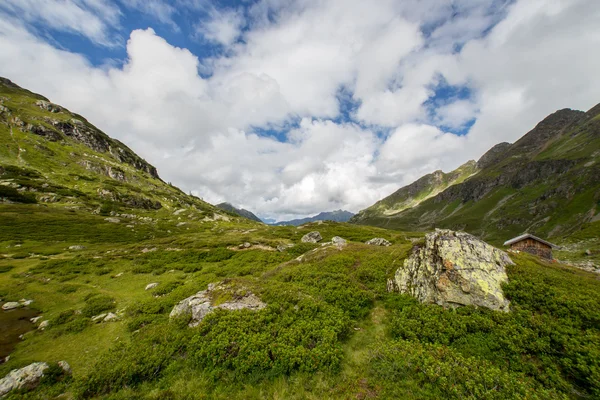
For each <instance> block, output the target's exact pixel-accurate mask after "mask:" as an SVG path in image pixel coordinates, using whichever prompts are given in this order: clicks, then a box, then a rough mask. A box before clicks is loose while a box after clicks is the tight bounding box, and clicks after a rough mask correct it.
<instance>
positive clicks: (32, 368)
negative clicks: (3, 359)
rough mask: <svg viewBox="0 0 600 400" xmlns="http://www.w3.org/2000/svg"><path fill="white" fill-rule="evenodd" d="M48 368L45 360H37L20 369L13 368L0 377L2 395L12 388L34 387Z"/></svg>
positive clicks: (0, 392) (0, 394)
mask: <svg viewBox="0 0 600 400" xmlns="http://www.w3.org/2000/svg"><path fill="white" fill-rule="evenodd" d="M48 368H49V367H48V364H46V363H45V362H36V363H33V364H29V365H28V366H26V367H23V368H20V369H13V370H12V371H10V372H9V373H8V375H6V376H5V377H4V378H2V379H0V396H5V395H6V394H8V392H10V391H12V390H17V389H19V390H27V389H34V388H35V387H36V386H37V385H39V383H40V381H41V379H42V377H43V376H44V371H46V370H47V369H48Z"/></svg>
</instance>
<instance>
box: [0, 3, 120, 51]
mask: <svg viewBox="0 0 600 400" xmlns="http://www.w3.org/2000/svg"><path fill="white" fill-rule="evenodd" d="M0 11H4V12H8V13H10V14H11V15H12V18H20V19H22V20H23V21H27V22H28V23H42V24H44V25H46V26H48V27H49V28H52V29H56V30H59V31H65V32H71V33H77V34H80V35H82V36H85V37H87V38H88V39H90V40H91V41H92V42H94V43H96V44H99V45H103V46H114V45H115V44H116V43H115V41H114V38H112V37H111V35H110V33H109V31H110V28H111V26H112V27H115V26H117V25H118V23H119V18H120V16H121V12H120V10H119V8H118V7H116V6H114V5H113V4H110V3H107V2H105V1H104V0H65V1H60V0H4V1H3V2H2V3H0Z"/></svg>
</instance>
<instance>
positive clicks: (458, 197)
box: [353, 105, 600, 243]
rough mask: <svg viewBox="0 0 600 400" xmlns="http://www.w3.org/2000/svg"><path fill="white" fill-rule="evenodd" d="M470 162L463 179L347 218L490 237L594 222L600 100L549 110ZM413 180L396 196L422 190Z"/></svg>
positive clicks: (599, 190)
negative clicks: (398, 205) (471, 170)
mask: <svg viewBox="0 0 600 400" xmlns="http://www.w3.org/2000/svg"><path fill="white" fill-rule="evenodd" d="M475 168H476V169H477V172H476V173H475V174H473V175H472V176H470V177H468V178H466V179H465V180H464V181H463V182H460V183H456V184H454V185H451V186H449V187H447V188H446V189H444V190H443V191H441V192H440V193H438V194H436V195H435V196H432V197H431V198H428V199H426V200H425V201H421V202H419V203H418V204H417V205H414V206H412V207H410V208H406V209H403V210H401V211H399V212H397V213H394V214H391V213H390V211H389V210H392V209H393V207H389V208H388V209H384V210H382V211H377V210H378V206H377V204H376V205H375V206H373V207H370V208H369V209H367V210H365V211H364V212H361V213H359V216H360V215H362V216H363V217H362V218H358V217H356V218H355V219H354V220H353V222H356V223H359V224H368V225H374V226H382V227H388V228H393V229H401V230H427V229H431V228H433V227H440V228H450V229H457V230H465V231H468V232H471V233H473V234H476V235H478V236H480V237H483V238H486V239H488V240H492V241H493V242H495V243H500V242H502V241H503V240H506V239H507V238H510V237H513V236H516V235H518V234H520V233H523V232H525V231H527V232H531V233H534V234H536V235H541V236H543V237H549V238H556V237H560V236H565V235H569V234H571V233H573V232H577V231H579V230H580V229H581V228H583V227H585V226H586V224H590V223H591V224H594V223H596V222H597V221H599V220H600V203H599V201H600V105H598V106H596V107H594V108H592V109H591V110H589V111H588V112H582V111H574V110H570V109H564V110H560V111H557V112H555V113H553V114H552V115H550V116H548V117H547V118H545V119H544V120H543V121H541V122H540V123H539V124H538V125H536V127H535V128H534V129H532V130H531V131H530V132H528V133H527V134H526V135H524V136H523V137H522V138H521V139H519V140H518V141H517V142H515V143H514V144H508V143H501V144H499V145H497V146H495V147H493V148H492V149H491V150H490V151H488V152H487V153H486V154H485V155H484V156H483V157H481V159H480V160H479V161H478V162H477V164H476V165H475ZM422 179H425V178H422ZM429 181H430V178H427V179H425V183H427V182H429ZM417 182H423V180H419V181H417ZM417 182H415V183H414V184H412V185H409V186H408V187H406V188H403V189H400V190H399V191H398V192H397V193H402V194H403V195H404V197H402V199H403V201H404V202H410V201H414V200H413V197H410V196H409V193H411V192H417V193H421V192H423V191H428V190H429V187H428V186H427V185H425V188H424V189H421V190H420V191H415V190H414V189H412V188H414V187H420V185H419V184H417ZM380 203H384V204H386V203H387V204H390V203H392V201H389V200H388V199H384V200H382V201H381V202H380ZM378 204H379V203H378ZM386 211H387V212H386Z"/></svg>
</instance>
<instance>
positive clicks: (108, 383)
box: [0, 81, 600, 400]
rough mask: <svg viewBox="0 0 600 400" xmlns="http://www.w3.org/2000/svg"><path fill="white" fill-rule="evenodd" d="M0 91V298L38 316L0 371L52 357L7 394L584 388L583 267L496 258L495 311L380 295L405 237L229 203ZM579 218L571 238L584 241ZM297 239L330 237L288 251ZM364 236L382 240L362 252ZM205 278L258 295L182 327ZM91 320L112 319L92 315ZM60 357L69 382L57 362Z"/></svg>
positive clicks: (595, 350) (12, 90)
mask: <svg viewBox="0 0 600 400" xmlns="http://www.w3.org/2000/svg"><path fill="white" fill-rule="evenodd" d="M0 90H1V91H2V92H1V93H0V96H1V97H2V107H4V108H6V109H7V110H8V111H7V110H4V108H3V109H2V110H3V111H2V115H1V116H0V138H1V140H2V142H1V143H0V163H1V165H2V176H0V179H1V181H2V186H0V187H4V188H6V189H3V190H5V192H4V194H3V195H2V196H0V197H2V199H3V200H2V203H1V204H0V298H1V299H2V301H3V302H5V301H18V300H19V299H31V300H33V303H32V304H31V305H30V307H31V308H33V309H35V310H38V311H39V313H40V314H41V316H42V321H48V325H47V327H46V328H45V329H43V330H41V329H32V330H31V331H30V332H28V333H26V334H25V335H24V337H23V339H22V340H21V341H19V343H18V344H17V345H16V348H15V349H14V351H13V352H12V353H11V355H10V359H9V360H8V362H6V363H3V364H0V377H2V376H5V375H6V374H7V373H8V372H9V371H11V370H13V369H15V368H20V367H23V366H26V365H28V364H30V363H32V362H36V361H44V362H48V363H51V365H52V368H53V369H51V370H50V372H49V373H48V374H47V376H45V377H44V379H43V381H42V383H41V385H40V386H38V387H37V388H35V389H34V390H32V391H28V392H11V393H10V394H8V396H7V397H6V398H7V399H53V398H67V399H69V398H74V399H79V398H82V399H87V398H94V399H157V400H158V399H161V400H162V399H203V398H205V399H228V400H230V399H264V398H272V399H349V398H351V399H370V398H384V399H386V398H402V399H440V398H444V399H587V398H598V397H600V280H599V279H598V276H597V275H595V274H592V273H588V272H585V271H581V270H578V269H575V268H571V267H568V266H565V265H562V264H559V263H544V262H541V261H540V260H538V259H536V258H534V257H530V256H527V255H523V254H520V255H516V254H511V257H512V259H513V260H514V261H515V265H514V266H512V267H510V268H509V269H508V271H507V274H508V278H509V281H508V283H507V284H506V285H505V287H504V292H505V295H506V297H507V298H508V299H509V300H510V301H511V312H509V313H503V312H494V311H491V310H487V309H483V308H479V309H477V308H473V307H462V308H457V309H452V308H450V309H444V308H442V307H439V306H437V305H427V304H420V303H419V302H417V301H416V300H414V299H413V298H411V297H410V296H407V295H402V294H399V293H390V292H387V290H386V287H387V281H388V279H389V278H391V277H392V276H393V275H394V273H395V271H396V270H397V269H398V268H399V267H400V266H402V264H403V261H404V259H405V258H406V257H407V256H408V254H409V252H410V251H411V249H412V248H413V246H414V245H416V244H419V243H420V242H421V241H422V238H423V233H415V232H409V231H404V232H401V231H397V230H387V229H382V228H378V227H371V226H360V225H353V224H347V223H338V222H332V221H329V222H315V223H309V224H306V225H303V226H299V227H295V226H268V225H265V224H262V223H258V222H255V221H251V220H249V219H246V218H242V217H239V216H236V215H233V214H229V213H227V212H226V211H222V210H218V209H216V208H215V207H213V206H211V205H209V204H207V203H205V202H203V201H201V200H200V199H197V198H195V197H193V196H188V195H186V194H185V193H183V192H181V191H180V190H178V189H177V188H174V187H172V186H171V185H169V184H167V183H164V182H162V181H161V180H160V179H159V178H158V174H157V173H156V171H155V170H153V169H152V168H150V166H149V164H147V163H145V162H143V160H141V158H135V157H137V156H135V157H134V158H131V157H133V156H131V157H130V156H127V158H126V159H119V158H118V156H115V155H114V154H117V155H118V154H120V153H119V150H117V152H115V151H112V152H111V151H110V150H107V151H102V148H100V147H97V148H95V149H94V148H91V147H90V146H89V143H87V144H86V143H83V142H82V141H81V140H79V139H77V138H76V137H77V135H71V136H69V135H67V134H65V133H64V132H63V130H61V129H58V130H55V128H56V126H57V125H56V124H54V123H52V122H47V121H48V120H47V119H50V120H59V119H61V120H65V121H70V120H71V119H73V118H75V119H78V120H80V121H83V123H84V125H85V126H86V127H87V128H86V131H87V130H89V131H93V132H94V134H97V135H99V137H102V138H104V140H106V141H107V143H109V144H110V148H111V149H113V148H120V149H123V152H126V151H127V148H126V147H125V146H124V145H121V144H119V143H118V142H116V141H113V140H112V139H110V138H108V137H105V136H102V135H103V134H102V135H100V132H99V131H97V130H96V128H93V126H92V125H91V124H89V123H88V122H86V121H85V120H83V119H82V117H78V116H76V115H74V114H71V113H69V112H68V111H67V110H65V109H63V108H57V110H59V111H58V112H52V111H48V110H47V109H46V108H47V107H50V108H51V109H54V107H58V106H56V105H52V104H51V103H49V104H50V105H49V106H48V105H44V104H45V103H41V104H42V105H43V107H46V108H41V107H40V106H39V105H36V102H37V101H38V100H40V99H41V97H40V96H38V95H35V94H32V93H30V92H27V91H25V90H23V89H20V88H18V87H15V86H14V85H13V84H12V83H11V84H9V83H7V82H6V81H3V83H0ZM44 101H45V100H44ZM19 121H23V124H21V123H20V122H19ZM29 125H31V126H33V127H35V126H44V127H45V129H48V130H52V132H54V133H48V134H47V135H40V134H38V133H36V131H35V129H33V128H28V126H29ZM55 134H56V135H59V136H60V137H58V136H56V140H53V139H52V138H53V137H55ZM48 135H50V136H48ZM121 146H122V147H121ZM72 154H74V155H72ZM127 160H130V161H131V160H133V161H131V162H128V161H127ZM85 161H87V162H90V163H92V162H93V163H95V164H94V165H96V166H97V168H96V167H94V168H91V169H88V167H87V166H88V165H89V164H88V163H87V162H85ZM108 167H110V171H113V173H112V174H111V173H110V171H109V170H108ZM116 168H118V170H119V171H121V172H122V174H120V173H116V174H115V173H114V171H115V169H116ZM153 171H154V172H153ZM457 186H459V184H457V185H455V186H453V187H457ZM428 201H431V199H430V200H427V202H428ZM427 202H424V203H423V204H426V203H427ZM594 226H597V225H594ZM586 229H587V230H586ZM586 229H584V230H581V231H579V232H578V233H577V234H578V235H581V238H584V237H592V236H593V235H596V234H597V231H593V230H590V229H591V228H586ZM311 231H319V232H320V234H321V236H322V237H323V240H322V241H321V243H329V242H330V241H331V240H332V239H333V238H334V236H340V237H342V238H344V239H346V240H347V244H346V245H335V244H325V245H322V244H321V243H316V244H315V243H304V242H303V241H302V237H303V236H304V235H305V234H307V233H309V232H311ZM375 237H379V238H383V239H386V240H388V241H390V242H391V243H392V245H391V246H389V247H385V246H372V245H367V244H365V241H367V240H369V239H372V238H375ZM574 237H575V236H574ZM223 281H225V282H227V283H228V284H229V285H231V286H233V287H236V288H238V289H239V291H251V292H252V293H253V294H255V295H256V296H258V297H259V298H260V299H261V300H262V301H263V302H265V303H266V305H267V306H266V307H265V308H263V309H260V310H258V311H250V310H238V311H227V310H223V309H218V310H216V311H215V312H213V313H211V314H209V315H208V316H206V318H205V319H204V320H203V321H202V322H201V323H200V324H199V325H198V326H197V327H194V328H190V327H189V326H188V322H189V319H184V318H170V317H169V314H170V312H171V310H172V309H173V307H174V306H175V305H176V304H177V303H179V302H180V301H181V300H183V299H185V298H187V297H188V296H190V295H192V294H195V293H197V292H198V291H200V290H205V289H206V288H207V287H208V285H209V284H210V283H216V282H223ZM151 283H155V284H157V285H154V286H153V287H148V285H149V284H151ZM147 288H148V289H147ZM236 293H237V292H236ZM236 295H237V294H236ZM232 296H233V295H231V294H228V293H221V294H220V295H219V296H218V297H215V298H213V299H212V300H213V301H214V302H215V304H223V303H225V302H227V301H230V300H234V299H232ZM109 312H113V313H115V315H116V317H117V318H116V319H115V320H113V321H107V322H100V320H98V321H96V322H94V321H93V320H92V319H93V317H94V316H97V315H101V314H103V313H109ZM60 360H65V361H67V362H68V363H69V364H70V366H71V368H72V376H68V375H67V376H65V375H62V374H61V373H57V372H56V370H57V368H58V367H57V364H56V363H57V362H58V361H60Z"/></svg>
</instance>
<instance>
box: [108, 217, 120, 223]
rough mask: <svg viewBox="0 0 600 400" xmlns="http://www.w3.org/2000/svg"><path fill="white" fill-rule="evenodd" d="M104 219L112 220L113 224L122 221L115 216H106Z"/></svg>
mask: <svg viewBox="0 0 600 400" xmlns="http://www.w3.org/2000/svg"><path fill="white" fill-rule="evenodd" d="M104 220H105V221H106V222H110V223H111V224H118V223H119V222H121V220H120V219H119V218H114V217H108V218H104Z"/></svg>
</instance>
